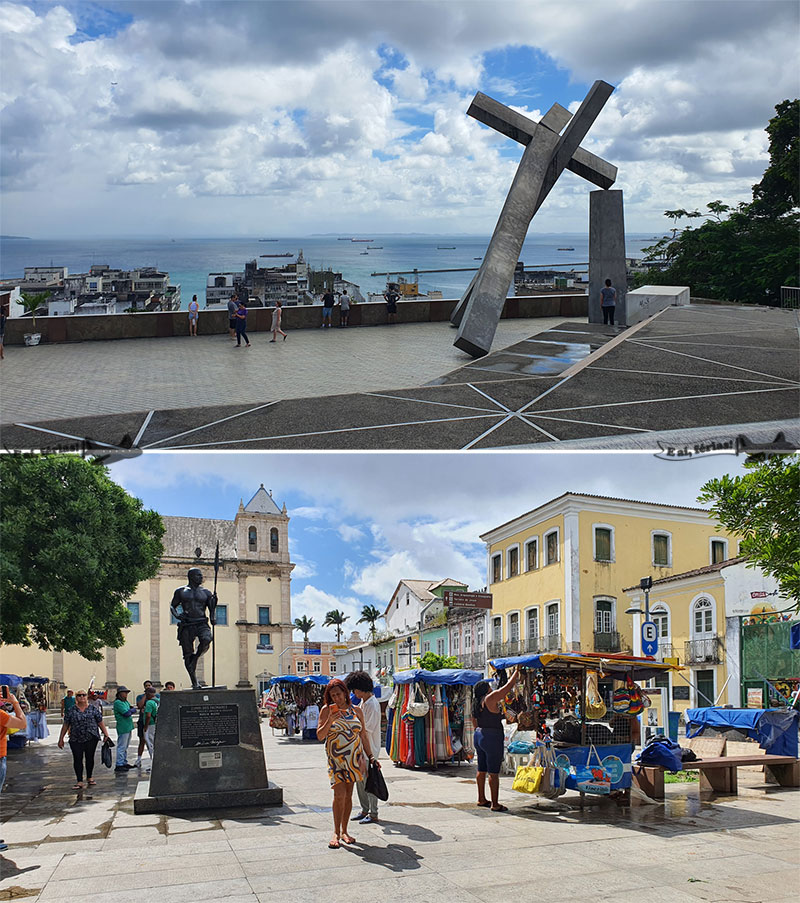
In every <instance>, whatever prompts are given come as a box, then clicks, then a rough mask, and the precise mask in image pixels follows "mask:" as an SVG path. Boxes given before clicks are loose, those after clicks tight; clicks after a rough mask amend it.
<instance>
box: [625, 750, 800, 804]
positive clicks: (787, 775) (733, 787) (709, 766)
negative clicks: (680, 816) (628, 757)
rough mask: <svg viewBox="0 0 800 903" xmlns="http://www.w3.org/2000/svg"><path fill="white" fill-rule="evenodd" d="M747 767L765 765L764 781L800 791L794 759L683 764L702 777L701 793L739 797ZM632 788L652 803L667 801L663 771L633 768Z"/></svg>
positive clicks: (713, 758) (749, 758)
mask: <svg viewBox="0 0 800 903" xmlns="http://www.w3.org/2000/svg"><path fill="white" fill-rule="evenodd" d="M748 765H763V766H764V780H765V781H766V782H767V783H775V784H779V785H780V786H781V787H800V759H795V758H794V757H793V756H768V755H766V754H761V755H752V756H707V757H706V758H703V759H698V760H696V761H695V762H684V763H683V770H684V771H697V772H699V774H700V792H701V793H723V794H727V795H729V796H736V795H737V793H738V792H739V781H738V775H737V769H738V768H741V767H743V766H748ZM633 786H634V787H638V788H639V790H641V791H642V792H643V793H645V794H647V796H649V797H650V798H651V799H654V800H663V799H664V769H663V768H661V767H660V766H650V765H642V766H637V765H634V767H633Z"/></svg>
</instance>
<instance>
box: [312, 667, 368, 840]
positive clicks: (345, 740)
mask: <svg viewBox="0 0 800 903" xmlns="http://www.w3.org/2000/svg"><path fill="white" fill-rule="evenodd" d="M322 700H323V702H324V703H325V705H324V706H323V708H322V711H321V712H320V715H319V724H318V725H317V739H318V740H324V741H325V752H326V753H327V754H328V776H329V777H330V780H331V787H333V837H331V839H330V843H329V844H328V846H329V847H330V849H332V850H338V849H339V845H340V843H355V842H356V839H355V837H352V836H351V835H350V834H349V833H348V832H347V822H348V821H349V819H350V813H351V812H352V811H353V786H354V785H355V783H356V781H360V780H362V779H363V778H364V777H366V772H367V760H369V761H370V762H371V761H373V755H372V747H371V745H370V738H369V734H367V732H366V731H365V730H364V716H363V714H362V713H361V710H360V709H358V708H355V707H354V706H352V705H350V697H349V695H348V693H347V687H346V686H345V684H344V682H343V681H341V680H339V679H338V678H334V679H333V680H332V681H331V682H330V683H329V684H328V685H327V687H325V693H324V695H323V697H322Z"/></svg>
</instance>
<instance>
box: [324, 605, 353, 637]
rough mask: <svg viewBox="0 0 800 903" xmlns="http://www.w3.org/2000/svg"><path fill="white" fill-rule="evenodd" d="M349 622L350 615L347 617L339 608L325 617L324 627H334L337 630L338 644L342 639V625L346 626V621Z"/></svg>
mask: <svg viewBox="0 0 800 903" xmlns="http://www.w3.org/2000/svg"><path fill="white" fill-rule="evenodd" d="M349 620H350V617H349V615H346V614H345V613H344V612H342V611H339V610H338V609H337V608H334V609H333V611H329V612H328V613H327V614H326V615H325V620H324V621H323V622H322V626H323V627H330V626H333V627H335V628H336V642H337V643H338V642H339V641H340V640H341V638H342V624H344V622H345V621H349Z"/></svg>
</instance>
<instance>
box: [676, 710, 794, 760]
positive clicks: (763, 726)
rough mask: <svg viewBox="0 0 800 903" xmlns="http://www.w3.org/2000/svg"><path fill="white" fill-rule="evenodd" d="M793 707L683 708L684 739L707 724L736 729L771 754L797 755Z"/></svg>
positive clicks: (724, 729)
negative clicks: (684, 722) (685, 727)
mask: <svg viewBox="0 0 800 903" xmlns="http://www.w3.org/2000/svg"><path fill="white" fill-rule="evenodd" d="M798 718H800V714H798V712H795V711H794V710H793V709H722V708H716V707H714V706H709V707H708V708H707V709H687V710H686V724H687V732H686V736H687V738H691V737H696V736H697V735H698V734H702V733H703V731H704V730H705V729H706V728H707V727H711V728H714V729H715V730H718V731H726V730H737V731H741V733H743V734H747V736H748V737H752V738H753V739H754V740H758V745H759V746H760V747H761V748H762V749H764V750H766V752H767V753H768V754H769V755H773V756H794V757H795V758H797V745H798V744H797V722H798Z"/></svg>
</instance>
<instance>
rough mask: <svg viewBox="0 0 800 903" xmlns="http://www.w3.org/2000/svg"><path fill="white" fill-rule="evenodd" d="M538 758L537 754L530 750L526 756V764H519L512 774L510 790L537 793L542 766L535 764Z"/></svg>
mask: <svg viewBox="0 0 800 903" xmlns="http://www.w3.org/2000/svg"><path fill="white" fill-rule="evenodd" d="M537 760H538V754H537V753H536V752H532V753H531V754H530V756H529V757H528V764H527V765H520V766H519V767H518V768H517V773H516V774H515V775H514V783H513V784H512V785H511V789H512V790H516V791H517V793H539V788H540V787H541V786H542V777H543V775H544V768H543V767H542V766H541V765H535V764H534V763H535V762H536V761H537Z"/></svg>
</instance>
